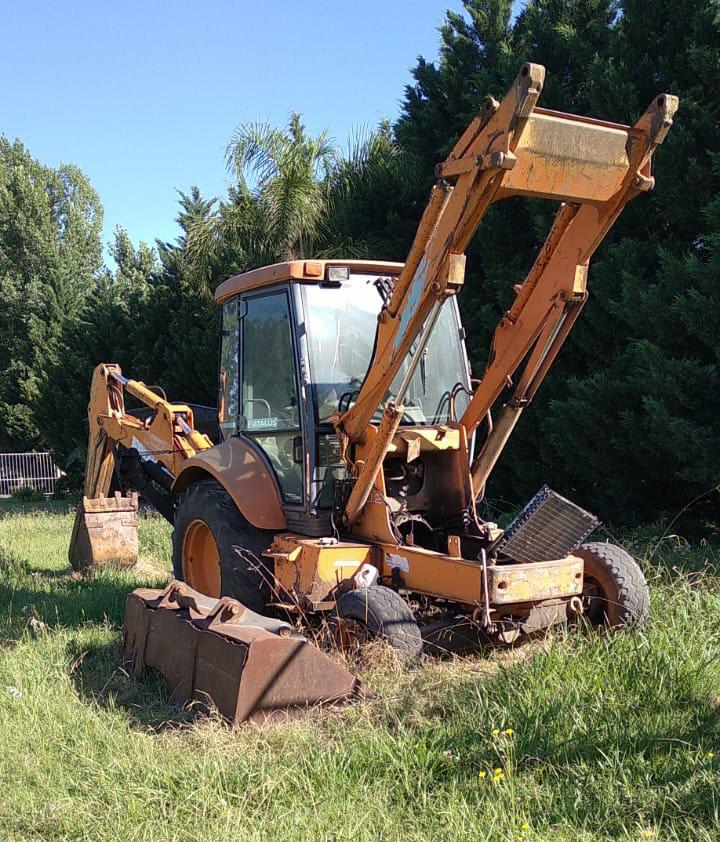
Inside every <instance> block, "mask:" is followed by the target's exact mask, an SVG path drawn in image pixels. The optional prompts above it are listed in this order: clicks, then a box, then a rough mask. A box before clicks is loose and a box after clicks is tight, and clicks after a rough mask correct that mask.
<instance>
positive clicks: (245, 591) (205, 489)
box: [173, 479, 274, 613]
mask: <svg viewBox="0 0 720 842" xmlns="http://www.w3.org/2000/svg"><path fill="white" fill-rule="evenodd" d="M273 535H274V533H273V532H270V531H268V530H264V529H256V528H255V527H254V526H252V525H251V524H250V523H248V521H247V520H246V519H245V518H244V517H243V516H242V515H241V514H240V512H239V511H238V509H237V506H236V505H235V503H234V502H233V499H232V497H230V495H229V494H228V493H227V491H225V489H224V488H223V487H222V485H220V483H219V482H217V481H216V480H214V479H206V480H201V481H200V482H197V483H195V484H194V485H191V486H190V488H189V489H188V490H187V492H186V493H185V497H184V498H183V500H182V502H181V503H180V506H179V507H178V510H177V513H176V515H175V528H174V530H173V574H174V575H175V578H176V579H179V580H180V581H183V582H187V584H188V585H190V587H191V588H195V590H199V591H200V592H201V593H205V594H207V596H212V597H219V596H231V597H233V599H237V600H239V601H240V602H242V603H243V605H246V606H247V607H248V608H250V609H252V610H253V611H257V612H259V613H262V612H263V611H264V610H265V608H266V606H267V603H268V601H269V600H270V595H271V586H270V583H271V582H272V568H271V565H270V564H269V563H268V561H267V560H266V559H264V558H263V556H262V553H263V552H264V551H265V550H266V549H267V548H268V547H269V546H270V544H271V542H272V539H273Z"/></svg>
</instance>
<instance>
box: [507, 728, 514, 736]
mask: <svg viewBox="0 0 720 842" xmlns="http://www.w3.org/2000/svg"><path fill="white" fill-rule="evenodd" d="M505 733H506V734H507V735H508V737H512V735H513V734H514V733H515V732H514V731H513V729H512V728H506V729H505Z"/></svg>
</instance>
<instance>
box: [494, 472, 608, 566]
mask: <svg viewBox="0 0 720 842" xmlns="http://www.w3.org/2000/svg"><path fill="white" fill-rule="evenodd" d="M599 523H600V521H599V520H598V518H596V517H595V515H593V514H590V512H586V511H585V509H581V508H580V506H576V505H575V503H571V502H570V500H566V499H565V498H564V497H561V496H560V495H559V494H556V493H555V492H554V491H552V490H551V489H550V488H548V487H547V485H544V486H543V487H542V488H541V489H540V491H538V493H537V494H536V495H535V496H534V497H533V498H532V500H531V501H530V502H529V503H528V504H527V506H525V508H524V509H523V510H522V511H521V512H520V514H519V515H518V516H517V517H516V518H515V520H513V521H512V522H511V523H510V525H509V526H508V528H507V529H506V530H505V533H504V535H503V537H502V538H501V539H500V543H499V544H498V551H499V552H500V553H501V554H502V555H504V556H507V557H508V558H511V559H513V560H514V561H519V562H521V563H523V564H530V563H531V562H534V561H548V560H550V559H555V558H564V557H565V556H566V555H568V553H571V552H572V551H573V550H575V549H577V548H578V547H579V546H580V544H582V542H583V541H584V540H585V539H586V538H587V536H588V535H589V534H590V533H591V532H592V531H593V529H595V527H596V526H597V525H598V524H599Z"/></svg>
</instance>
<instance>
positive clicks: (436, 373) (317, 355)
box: [302, 274, 469, 424]
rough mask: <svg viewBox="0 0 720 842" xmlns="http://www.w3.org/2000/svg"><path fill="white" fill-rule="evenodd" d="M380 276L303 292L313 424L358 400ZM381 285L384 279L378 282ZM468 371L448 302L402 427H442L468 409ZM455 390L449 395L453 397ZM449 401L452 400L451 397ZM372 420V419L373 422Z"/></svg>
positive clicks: (370, 346) (420, 367)
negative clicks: (314, 421)
mask: <svg viewBox="0 0 720 842" xmlns="http://www.w3.org/2000/svg"><path fill="white" fill-rule="evenodd" d="M379 279H382V276H379V275H361V274H355V275H351V276H350V280H349V281H345V282H344V283H343V284H342V286H340V287H330V286H321V285H319V284H304V285H303V286H302V291H303V296H304V304H305V314H306V315H305V318H306V322H307V333H308V347H309V352H310V366H311V373H310V379H311V383H312V390H313V393H314V397H315V405H316V408H317V413H318V418H319V420H320V421H325V420H327V419H328V417H329V416H330V415H332V414H333V413H335V412H337V411H338V409H340V411H344V410H346V409H347V408H348V406H349V404H351V403H353V402H354V401H355V400H356V399H357V393H358V391H359V389H360V386H361V385H362V382H363V380H364V379H365V373H366V372H367V368H368V365H369V364H370V357H371V355H372V350H373V345H374V342H375V330H376V328H377V317H378V313H379V312H380V308H381V307H382V297H381V295H380V292H379V291H378V288H377V286H376V283H377V282H378V280H379ZM382 280H383V281H384V282H385V283H387V282H388V281H390V279H388V278H384V279H382ZM413 350H414V349H412V350H411V352H410V354H409V355H408V358H407V359H406V360H405V362H404V363H403V365H402V367H401V369H400V371H399V372H398V374H397V376H396V378H395V381H394V382H393V385H392V387H391V388H390V390H389V391H388V393H387V394H386V395H385V401H384V402H383V406H381V407H379V408H378V409H379V411H380V412H381V411H382V409H383V407H384V403H385V402H387V401H388V400H390V399H392V398H393V397H394V395H395V392H396V389H397V387H398V386H399V384H400V381H401V379H402V377H403V374H404V373H405V371H406V370H407V366H408V364H409V361H410V359H411V358H412V353H413ZM458 384H461V386H462V387H465V389H467V388H468V387H469V383H468V371H467V365H466V361H465V354H464V351H463V347H462V342H461V338H460V324H459V320H458V316H457V310H456V307H455V304H454V302H453V301H448V302H446V303H445V305H443V308H442V310H441V312H440V316H439V318H438V321H437V324H436V325H435V329H434V330H433V332H432V335H431V337H430V341H429V342H428V344H427V347H426V348H425V350H424V351H423V356H422V358H421V361H420V364H419V365H418V367H417V369H416V371H415V374H414V375H413V378H412V380H411V381H410V388H409V389H408V392H407V395H406V397H405V400H404V405H405V416H404V418H403V421H402V423H403V424H445V423H447V422H448V421H449V420H452V419H451V415H450V409H451V403H454V406H455V417H456V418H457V417H458V416H459V415H461V414H462V413H463V411H464V409H465V407H466V406H467V402H468V397H467V393H466V392H465V391H463V390H462V389H461V388H460V386H458ZM453 390H454V391H453ZM451 395H452V397H451ZM376 420H377V416H376Z"/></svg>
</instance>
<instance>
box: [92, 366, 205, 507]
mask: <svg viewBox="0 0 720 842" xmlns="http://www.w3.org/2000/svg"><path fill="white" fill-rule="evenodd" d="M125 392H127V393H128V394H130V395H132V396H133V397H135V398H137V399H138V400H140V401H141V402H142V403H144V404H145V405H146V406H149V407H150V408H151V409H153V410H154V414H153V417H152V418H150V419H148V420H147V421H142V420H140V419H139V418H135V417H134V416H133V415H131V414H129V413H127V412H126V411H125V399H124V393H125ZM88 425H89V433H88V452H87V464H86V468H85V496H86V497H88V498H91V499H94V498H98V497H107V495H108V493H109V491H110V483H111V481H112V475H113V468H114V456H113V445H114V444H121V445H123V446H124V447H126V448H131V447H134V448H136V449H137V450H138V451H139V452H140V454H141V456H144V457H145V458H148V459H150V460H151V461H153V462H155V463H156V464H157V465H158V466H159V470H160V471H164V472H167V474H168V478H169V479H172V478H174V477H176V476H177V474H178V473H179V471H180V468H181V466H182V463H183V462H184V461H185V460H186V459H189V458H190V457H191V456H195V454H197V453H199V452H201V451H203V450H207V449H208V448H210V447H212V442H211V441H210V439H209V438H208V437H207V436H206V435H204V434H203V433H200V432H198V431H197V430H196V429H195V427H194V421H193V413H192V410H191V409H190V407H189V406H186V405H185V404H175V403H169V402H168V401H167V400H165V398H163V397H162V396H161V395H159V394H158V393H157V392H154V391H153V390H152V389H149V388H148V387H147V386H146V385H145V384H144V383H140V382H139V381H137V380H130V379H128V378H126V377H123V374H122V371H121V370H120V367H119V366H118V365H114V364H112V363H101V364H100V365H98V366H97V367H96V368H95V371H94V372H93V378H92V384H91V387H90V402H89V404H88Z"/></svg>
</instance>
